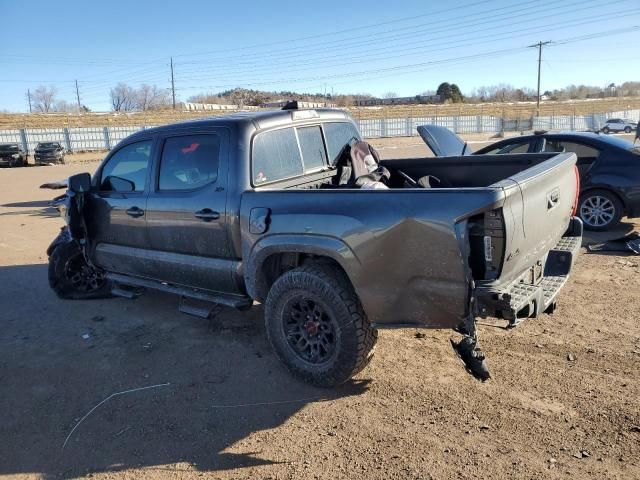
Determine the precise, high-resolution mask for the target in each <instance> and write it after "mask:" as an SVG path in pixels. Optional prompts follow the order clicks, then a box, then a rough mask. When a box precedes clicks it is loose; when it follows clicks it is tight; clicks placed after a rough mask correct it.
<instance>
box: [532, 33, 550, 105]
mask: <svg viewBox="0 0 640 480" xmlns="http://www.w3.org/2000/svg"><path fill="white" fill-rule="evenodd" d="M550 43H551V42H550V41H547V42H538V43H534V44H533V45H529V47H531V48H535V47H538V96H537V98H536V117H539V116H540V67H541V65H542V46H543V45H549V44H550Z"/></svg>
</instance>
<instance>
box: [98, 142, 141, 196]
mask: <svg viewBox="0 0 640 480" xmlns="http://www.w3.org/2000/svg"><path fill="white" fill-rule="evenodd" d="M150 155H151V140H146V141H144V142H137V143H132V144H130V145H127V146H126V147H122V148H121V149H120V150H118V151H117V152H115V153H114V154H113V155H112V156H111V158H109V161H108V162H107V163H106V164H105V166H104V168H103V169H102V175H101V178H102V181H101V182H100V190H106V191H114V192H131V191H135V192H142V191H144V187H145V184H146V181H147V171H148V169H149V157H150Z"/></svg>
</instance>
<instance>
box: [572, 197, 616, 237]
mask: <svg viewBox="0 0 640 480" xmlns="http://www.w3.org/2000/svg"><path fill="white" fill-rule="evenodd" d="M622 211H623V205H622V202H621V201H620V199H619V198H618V197H617V196H616V195H614V194H613V193H611V192H608V191H607V190H591V191H588V192H586V193H584V194H583V195H582V196H581V197H580V203H579V207H578V213H579V215H580V218H581V219H582V222H583V223H584V226H585V228H587V229H588V230H595V231H604V230H609V229H611V228H613V227H614V226H616V225H617V224H618V223H619V222H620V219H621V218H622Z"/></svg>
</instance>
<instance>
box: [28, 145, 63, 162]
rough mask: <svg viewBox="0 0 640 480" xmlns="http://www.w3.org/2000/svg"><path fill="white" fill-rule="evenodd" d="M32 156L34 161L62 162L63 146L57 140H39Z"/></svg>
mask: <svg viewBox="0 0 640 480" xmlns="http://www.w3.org/2000/svg"><path fill="white" fill-rule="evenodd" d="M33 158H34V160H35V162H36V163H64V148H63V147H62V145H60V143H58V142H40V143H38V145H37V146H36V150H35V152H34V155H33Z"/></svg>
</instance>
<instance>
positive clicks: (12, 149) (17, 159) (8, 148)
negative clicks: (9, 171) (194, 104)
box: [0, 143, 29, 167]
mask: <svg viewBox="0 0 640 480" xmlns="http://www.w3.org/2000/svg"><path fill="white" fill-rule="evenodd" d="M28 158H29V156H28V155H27V152H25V151H24V150H23V149H22V147H21V146H20V144H18V143H5V144H2V145H0V166H3V167H26V166H27V165H28V164H29V161H28Z"/></svg>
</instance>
